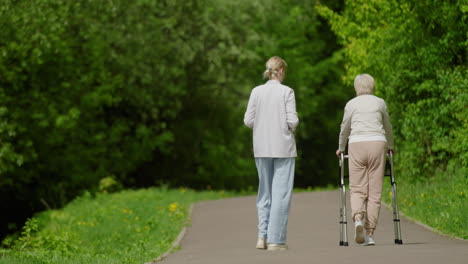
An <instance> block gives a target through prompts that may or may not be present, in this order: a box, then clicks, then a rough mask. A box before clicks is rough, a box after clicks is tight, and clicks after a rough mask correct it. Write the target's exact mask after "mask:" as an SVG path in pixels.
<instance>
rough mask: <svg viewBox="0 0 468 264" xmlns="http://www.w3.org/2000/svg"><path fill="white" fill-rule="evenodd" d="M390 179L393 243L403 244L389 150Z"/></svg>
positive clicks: (391, 157) (391, 158) (391, 154)
mask: <svg viewBox="0 0 468 264" xmlns="http://www.w3.org/2000/svg"><path fill="white" fill-rule="evenodd" d="M389 156H390V176H391V177H390V180H391V184H392V205H393V228H394V231H395V241H394V242H395V244H398V245H401V244H403V239H402V238H401V226H400V213H399V210H398V197H397V184H396V182H395V176H394V174H393V153H392V152H390V155H389Z"/></svg>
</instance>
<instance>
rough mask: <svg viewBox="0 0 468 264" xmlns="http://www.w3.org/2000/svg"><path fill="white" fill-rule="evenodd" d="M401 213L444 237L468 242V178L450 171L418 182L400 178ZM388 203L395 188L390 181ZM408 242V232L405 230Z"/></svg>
mask: <svg viewBox="0 0 468 264" xmlns="http://www.w3.org/2000/svg"><path fill="white" fill-rule="evenodd" d="M396 182H397V190H398V194H397V195H398V206H399V209H400V212H402V213H403V214H404V215H405V216H409V217H411V218H413V219H415V220H417V221H419V222H421V223H423V224H425V225H428V226H430V227H432V228H434V229H435V230H438V231H439V232H441V233H444V234H448V235H450V236H455V237H459V238H463V239H468V200H467V198H468V195H467V191H466V186H467V185H468V177H467V176H466V175H465V174H464V173H463V171H462V170H457V169H449V170H447V171H445V172H437V173H435V175H434V176H432V177H427V178H426V179H425V180H421V179H418V180H417V181H414V180H411V179H407V178H405V177H404V175H403V177H402V178H400V179H399V178H398V175H396ZM384 190H385V193H384V195H383V199H384V201H385V202H386V203H387V204H389V205H391V201H392V200H391V197H392V196H391V195H392V194H391V188H390V184H389V182H388V180H387V181H386V186H385V189H384ZM402 232H403V233H402V236H403V241H404V239H405V238H404V230H402Z"/></svg>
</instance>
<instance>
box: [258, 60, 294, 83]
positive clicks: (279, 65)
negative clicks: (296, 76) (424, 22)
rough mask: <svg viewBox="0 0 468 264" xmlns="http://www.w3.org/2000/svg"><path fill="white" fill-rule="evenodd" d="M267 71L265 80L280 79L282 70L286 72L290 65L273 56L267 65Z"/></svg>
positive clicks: (264, 75) (264, 73)
mask: <svg viewBox="0 0 468 264" xmlns="http://www.w3.org/2000/svg"><path fill="white" fill-rule="evenodd" d="M265 66H266V70H265V72H263V78H264V79H266V78H268V79H270V80H271V79H273V78H275V77H278V73H279V70H280V69H284V70H286V68H287V67H288V65H287V64H286V62H285V61H284V60H283V59H282V58H280V57H278V56H273V57H271V58H270V59H269V60H268V61H267V62H266V64H265Z"/></svg>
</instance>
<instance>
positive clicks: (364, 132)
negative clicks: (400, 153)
mask: <svg viewBox="0 0 468 264" xmlns="http://www.w3.org/2000/svg"><path fill="white" fill-rule="evenodd" d="M348 139H349V143H353V142H362V141H386V142H387V148H388V149H390V150H393V149H394V146H393V134H392V124H391V123H390V117H389V115H388V112H387V105H386V104H385V101H384V100H383V99H381V98H379V97H377V96H374V95H368V94H365V95H360V96H357V97H355V98H353V99H352V100H350V101H349V102H348V103H347V104H346V106H345V112H344V116H343V121H342V122H341V132H340V137H339V142H338V149H339V150H340V151H342V152H344V151H345V148H346V144H347V143H348Z"/></svg>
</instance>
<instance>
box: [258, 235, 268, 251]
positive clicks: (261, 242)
mask: <svg viewBox="0 0 468 264" xmlns="http://www.w3.org/2000/svg"><path fill="white" fill-rule="evenodd" d="M257 248H258V249H266V248H267V243H266V239H265V238H263V237H259V238H258V240H257Z"/></svg>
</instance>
